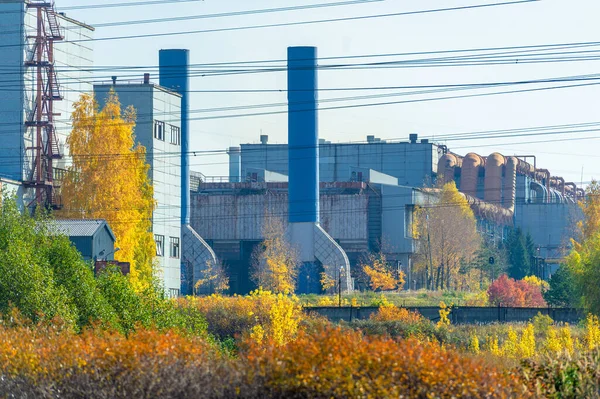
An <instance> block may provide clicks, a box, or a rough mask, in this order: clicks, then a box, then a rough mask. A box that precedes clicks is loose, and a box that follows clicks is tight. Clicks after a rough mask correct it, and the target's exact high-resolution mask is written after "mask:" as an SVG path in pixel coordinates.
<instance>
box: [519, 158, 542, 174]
mask: <svg viewBox="0 0 600 399" xmlns="http://www.w3.org/2000/svg"><path fill="white" fill-rule="evenodd" d="M515 157H517V158H518V159H519V161H522V162H524V163H526V164H527V165H529V166H531V164H530V163H528V162H527V158H533V171H535V170H537V158H536V157H535V155H515ZM520 158H523V159H522V160H521V159H520ZM533 171H531V172H533ZM531 172H530V173H531Z"/></svg>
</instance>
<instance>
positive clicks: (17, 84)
mask: <svg viewBox="0 0 600 399" xmlns="http://www.w3.org/2000/svg"><path fill="white" fill-rule="evenodd" d="M24 14H25V12H24V5H23V2H16V1H15V2H8V3H7V2H1V3H0V32H2V33H1V34H0V70H2V71H3V73H1V74H0V86H1V87H5V88H9V90H5V91H4V92H3V93H2V100H1V101H0V137H2V145H0V176H2V177H6V178H9V179H13V180H21V179H22V178H23V167H24V165H23V157H24V156H25V143H24V142H23V135H24V133H25V129H24V127H23V119H24V112H23V110H24V109H25V97H24V90H25V81H24V80H23V75H20V74H19V71H22V69H23V62H24V48H23V47H20V44H21V43H23V41H24V37H25V33H24V31H23V18H24Z"/></svg>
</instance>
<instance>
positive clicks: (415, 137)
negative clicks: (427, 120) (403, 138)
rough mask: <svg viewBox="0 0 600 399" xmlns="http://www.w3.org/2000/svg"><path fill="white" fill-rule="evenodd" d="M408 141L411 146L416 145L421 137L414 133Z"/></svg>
mask: <svg viewBox="0 0 600 399" xmlns="http://www.w3.org/2000/svg"><path fill="white" fill-rule="evenodd" d="M408 140H409V141H410V143H411V144H416V143H417V140H419V135H418V134H416V133H412V134H410V135H409V136H408Z"/></svg>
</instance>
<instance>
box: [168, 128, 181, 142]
mask: <svg viewBox="0 0 600 399" xmlns="http://www.w3.org/2000/svg"><path fill="white" fill-rule="evenodd" d="M170 142H171V144H175V145H180V144H181V130H180V129H179V127H177V126H173V125H171V139H170Z"/></svg>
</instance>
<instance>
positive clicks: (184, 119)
mask: <svg viewBox="0 0 600 399" xmlns="http://www.w3.org/2000/svg"><path fill="white" fill-rule="evenodd" d="M158 58H159V62H158V63H159V74H160V85H161V86H163V87H166V88H168V89H171V90H173V91H175V92H177V93H179V94H181V97H182V98H181V224H182V225H183V224H189V223H190V161H189V148H190V130H189V128H190V124H189V119H188V113H189V110H190V108H189V101H188V99H189V88H190V73H189V50H179V49H172V50H160V51H159V53H158Z"/></svg>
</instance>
